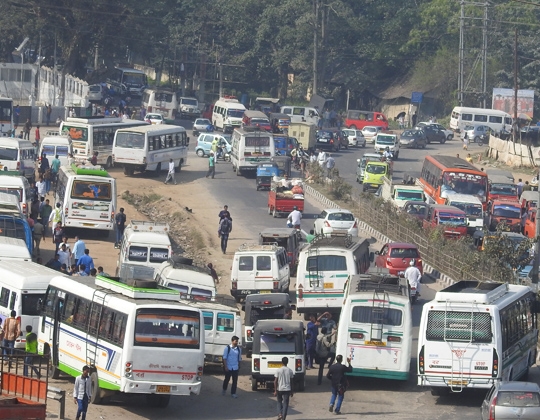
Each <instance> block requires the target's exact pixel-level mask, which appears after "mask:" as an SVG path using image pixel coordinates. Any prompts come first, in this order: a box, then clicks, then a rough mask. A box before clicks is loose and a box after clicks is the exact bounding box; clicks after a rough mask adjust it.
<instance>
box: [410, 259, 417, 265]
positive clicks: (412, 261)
mask: <svg viewBox="0 0 540 420" xmlns="http://www.w3.org/2000/svg"><path fill="white" fill-rule="evenodd" d="M415 263H416V261H415V259H414V258H413V259H412V260H410V261H409V265H410V266H411V267H412V266H414V264H415Z"/></svg>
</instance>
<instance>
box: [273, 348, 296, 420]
mask: <svg viewBox="0 0 540 420" xmlns="http://www.w3.org/2000/svg"><path fill="white" fill-rule="evenodd" d="M281 364H282V366H281V367H280V368H279V369H278V370H277V372H276V373H275V374H274V377H275V379H274V396H277V408H278V420H285V419H286V418H287V411H289V399H290V398H291V397H292V396H293V391H292V387H291V380H292V378H293V376H294V372H293V371H292V369H291V368H289V367H287V365H288V364H289V358H288V357H283V358H282V359H281Z"/></svg>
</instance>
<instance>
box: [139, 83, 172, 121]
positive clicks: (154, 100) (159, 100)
mask: <svg viewBox="0 0 540 420" xmlns="http://www.w3.org/2000/svg"><path fill="white" fill-rule="evenodd" d="M141 105H142V106H143V107H144V108H146V111H147V112H155V113H158V114H161V115H163V118H167V119H171V120H173V119H174V118H175V117H176V112H177V110H178V100H177V98H176V92H173V91H171V90H167V89H146V90H145V91H144V93H143V95H142V100H141Z"/></svg>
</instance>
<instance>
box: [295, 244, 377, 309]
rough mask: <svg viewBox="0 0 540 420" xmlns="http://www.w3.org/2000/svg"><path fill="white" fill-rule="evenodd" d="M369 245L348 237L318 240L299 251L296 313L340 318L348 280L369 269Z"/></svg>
mask: <svg viewBox="0 0 540 420" xmlns="http://www.w3.org/2000/svg"><path fill="white" fill-rule="evenodd" d="M369 264H370V255H369V242H368V240H367V239H364V238H353V237H352V236H350V235H347V236H332V237H325V236H317V237H315V238H314V239H313V241H312V242H311V243H310V244H309V245H308V246H306V247H305V248H303V249H302V251H301V252H300V256H299V258H298V269H297V273H296V284H297V286H296V305H297V311H298V313H303V314H305V315H304V317H305V318H306V319H308V315H309V313H311V312H313V313H316V312H326V311H330V312H332V313H333V314H335V315H338V314H339V311H340V310H341V307H342V306H343V290H344V288H345V284H346V282H347V280H348V279H349V276H351V275H353V274H362V273H365V272H366V271H367V270H368V269H369Z"/></svg>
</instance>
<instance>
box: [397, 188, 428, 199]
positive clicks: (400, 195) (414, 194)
mask: <svg viewBox="0 0 540 420" xmlns="http://www.w3.org/2000/svg"><path fill="white" fill-rule="evenodd" d="M396 198H397V199H398V200H408V201H424V193H423V192H422V191H406V190H405V191H402V190H397V193H396Z"/></svg>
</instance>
